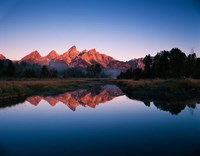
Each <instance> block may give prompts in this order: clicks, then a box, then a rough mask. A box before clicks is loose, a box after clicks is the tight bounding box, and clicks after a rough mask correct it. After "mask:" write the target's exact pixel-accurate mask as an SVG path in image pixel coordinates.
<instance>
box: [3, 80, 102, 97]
mask: <svg viewBox="0 0 200 156" xmlns="http://www.w3.org/2000/svg"><path fill="white" fill-rule="evenodd" d="M103 83H104V82H103V81H101V80H98V79H67V80H65V79H25V80H22V79H20V80H1V81H0V100H1V101H7V100H10V99H11V100H13V99H20V98H22V97H27V96H31V95H54V94H59V93H63V92H66V91H71V90H75V89H77V88H88V87H92V86H94V85H98V84H103Z"/></svg>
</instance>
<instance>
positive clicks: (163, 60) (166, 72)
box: [118, 48, 200, 80]
mask: <svg viewBox="0 0 200 156" xmlns="http://www.w3.org/2000/svg"><path fill="white" fill-rule="evenodd" d="M143 63H144V70H143V69H140V68H137V69H128V70H127V71H126V72H122V73H121V74H120V75H119V76H118V78H119V79H136V80H137V79H140V78H143V79H149V78H151V79H155V78H162V79H169V78H194V79H200V58H197V56H196V54H195V53H192V54H189V55H188V56H187V55H186V54H185V53H183V52H182V51H181V50H180V49H178V48H173V49H172V50H170V51H161V52H159V53H157V55H156V56H154V57H153V56H151V55H147V56H146V57H145V58H144V60H143Z"/></svg>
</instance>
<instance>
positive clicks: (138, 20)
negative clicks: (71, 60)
mask: <svg viewBox="0 0 200 156" xmlns="http://www.w3.org/2000/svg"><path fill="white" fill-rule="evenodd" d="M73 45H76V47H77V49H78V50H80V51H81V50H84V49H92V48H96V49H97V50H98V51H99V52H101V53H105V54H107V55H110V56H113V57H114V58H116V59H119V60H122V61H125V60H130V59H133V58H138V57H144V56H145V55H146V54H151V55H155V54H156V53H157V52H159V51H160V50H170V49H171V48H173V47H178V48H180V49H181V50H183V51H184V52H186V53H187V54H189V53H191V52H192V51H193V50H194V51H195V52H196V53H198V52H199V53H200V1H199V0H0V53H2V54H3V55H5V56H6V57H7V58H9V59H14V60H17V59H20V58H22V57H23V56H25V55H26V54H28V53H30V52H31V51H34V50H38V51H39V52H40V54H41V55H42V56H44V55H47V54H48V53H49V52H50V51H51V50H53V49H54V50H56V51H57V52H58V53H59V54H62V53H64V52H66V51H67V50H68V49H69V48H70V47H71V46H73Z"/></svg>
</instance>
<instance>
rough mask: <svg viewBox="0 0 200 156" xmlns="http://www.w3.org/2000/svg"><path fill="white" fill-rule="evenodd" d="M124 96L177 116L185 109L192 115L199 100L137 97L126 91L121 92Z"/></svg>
mask: <svg viewBox="0 0 200 156" xmlns="http://www.w3.org/2000/svg"><path fill="white" fill-rule="evenodd" d="M123 91H124V93H125V95H126V96H127V97H128V98H130V99H133V100H139V101H142V102H144V104H145V106H147V107H150V105H151V103H152V104H153V105H155V107H156V108H158V109H160V110H163V111H167V112H170V113H171V114H173V115H178V114H179V113H181V111H183V110H184V109H185V108H186V107H188V108H189V109H190V113H191V115H192V114H193V113H194V109H196V105H197V104H199V99H189V100H182V101H181V100H174V101H173V100H166V99H161V98H156V97H150V96H149V95H142V96H140V95H137V94H135V93H134V92H129V91H127V90H123Z"/></svg>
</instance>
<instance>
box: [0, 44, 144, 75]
mask: <svg viewBox="0 0 200 156" xmlns="http://www.w3.org/2000/svg"><path fill="white" fill-rule="evenodd" d="M2 59H6V57H5V56H3V55H2V54H0V60H2ZM17 62H27V63H30V64H39V65H46V66H48V67H49V68H55V69H57V70H62V69H66V68H81V69H84V68H87V67H88V66H91V65H94V64H97V63H98V64H100V65H101V66H102V68H103V70H104V71H105V72H107V73H110V74H111V75H112V74H113V75H117V74H119V73H120V72H122V71H126V70H127V69H129V68H131V67H132V68H133V69H135V68H142V69H143V68H144V64H143V58H139V59H132V60H129V61H126V62H123V61H119V60H116V59H114V58H113V57H111V56H108V55H106V54H101V53H99V52H98V51H97V50H96V49H91V50H83V51H78V50H77V48H76V46H72V47H71V48H70V49H69V50H67V51H66V52H64V53H63V54H61V55H59V54H58V53H57V52H56V51H55V50H52V51H51V52H50V53H49V54H48V55H46V56H44V57H42V56H41V55H40V53H39V52H38V51H33V52H31V53H30V54H28V55H26V56H24V57H23V58H22V59H21V60H18V61H17Z"/></svg>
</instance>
